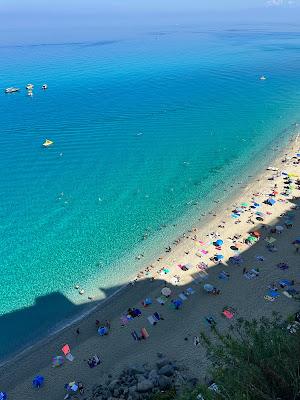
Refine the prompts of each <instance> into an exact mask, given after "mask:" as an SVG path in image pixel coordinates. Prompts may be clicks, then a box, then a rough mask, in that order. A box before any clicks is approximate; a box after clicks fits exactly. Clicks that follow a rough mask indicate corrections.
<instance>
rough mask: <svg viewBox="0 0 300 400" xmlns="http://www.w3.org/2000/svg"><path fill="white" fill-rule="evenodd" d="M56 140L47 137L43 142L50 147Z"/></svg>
mask: <svg viewBox="0 0 300 400" xmlns="http://www.w3.org/2000/svg"><path fill="white" fill-rule="evenodd" d="M53 143H54V142H52V140H49V139H46V140H45V141H44V143H43V146H44V147H49V146H51V145H52V144H53Z"/></svg>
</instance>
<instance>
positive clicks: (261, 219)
mask: <svg viewBox="0 0 300 400" xmlns="http://www.w3.org/2000/svg"><path fill="white" fill-rule="evenodd" d="M256 219H257V221H263V220H264V219H263V217H256Z"/></svg>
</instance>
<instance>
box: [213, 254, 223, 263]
mask: <svg viewBox="0 0 300 400" xmlns="http://www.w3.org/2000/svg"><path fill="white" fill-rule="evenodd" d="M214 258H215V259H216V260H218V261H219V260H222V259H223V258H224V256H223V254H216V255H215V257H214Z"/></svg>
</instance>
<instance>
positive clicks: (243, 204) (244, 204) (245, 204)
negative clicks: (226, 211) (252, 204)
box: [241, 203, 249, 207]
mask: <svg viewBox="0 0 300 400" xmlns="http://www.w3.org/2000/svg"><path fill="white" fill-rule="evenodd" d="M248 206H249V204H248V203H242V204H241V207H248Z"/></svg>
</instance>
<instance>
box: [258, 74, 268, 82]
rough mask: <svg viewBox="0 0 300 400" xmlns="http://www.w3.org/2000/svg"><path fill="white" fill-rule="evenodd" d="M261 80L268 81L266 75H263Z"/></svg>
mask: <svg viewBox="0 0 300 400" xmlns="http://www.w3.org/2000/svg"><path fill="white" fill-rule="evenodd" d="M259 79H260V80H261V81H266V80H267V78H266V77H265V75H262V76H261V77H260V78H259Z"/></svg>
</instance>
